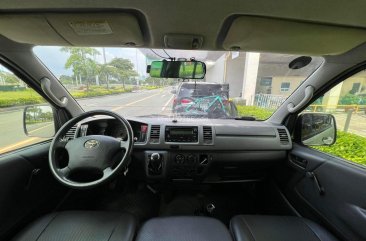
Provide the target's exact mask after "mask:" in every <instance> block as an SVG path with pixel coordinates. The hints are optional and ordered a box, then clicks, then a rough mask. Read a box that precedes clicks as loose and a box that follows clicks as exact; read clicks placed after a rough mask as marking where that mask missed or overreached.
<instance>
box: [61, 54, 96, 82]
mask: <svg viewBox="0 0 366 241" xmlns="http://www.w3.org/2000/svg"><path fill="white" fill-rule="evenodd" d="M61 51H63V52H66V53H69V54H70V56H69V58H68V59H67V61H66V63H65V68H66V69H70V68H72V71H73V73H74V76H75V77H76V81H77V76H79V81H80V83H82V79H83V78H84V80H85V81H86V84H87V89H89V84H90V78H91V77H92V76H95V73H96V67H97V63H96V61H95V60H94V57H95V56H96V55H99V54H100V53H99V51H98V50H97V49H95V48H90V47H63V48H61Z"/></svg>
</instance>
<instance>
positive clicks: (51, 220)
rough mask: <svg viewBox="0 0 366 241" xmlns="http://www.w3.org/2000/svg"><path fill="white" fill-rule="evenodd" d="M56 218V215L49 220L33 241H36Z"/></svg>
mask: <svg viewBox="0 0 366 241" xmlns="http://www.w3.org/2000/svg"><path fill="white" fill-rule="evenodd" d="M57 216H58V213H56V214H55V216H54V217H53V218H51V219H50V221H49V222H48V223H47V224H46V225H45V227H44V228H43V229H42V231H41V232H40V233H39V235H38V237H37V238H36V240H35V241H37V240H38V239H39V238H40V237H41V236H42V234H43V233H44V231H45V230H46V229H47V227H48V226H50V224H51V223H52V222H53V220H54V219H55V218H56V217H57Z"/></svg>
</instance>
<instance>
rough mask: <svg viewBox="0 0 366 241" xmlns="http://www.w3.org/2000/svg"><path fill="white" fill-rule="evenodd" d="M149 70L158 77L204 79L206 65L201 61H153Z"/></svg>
mask: <svg viewBox="0 0 366 241" xmlns="http://www.w3.org/2000/svg"><path fill="white" fill-rule="evenodd" d="M148 72H149V73H150V76H151V77H157V78H180V79H203V78H204V77H205V74H206V65H205V63H203V62H200V61H166V60H163V61H153V62H152V63H151V66H150V67H148Z"/></svg>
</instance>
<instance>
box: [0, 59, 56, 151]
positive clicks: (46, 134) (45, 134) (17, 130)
mask: <svg viewBox="0 0 366 241" xmlns="http://www.w3.org/2000/svg"><path fill="white" fill-rule="evenodd" d="M54 132H55V126H54V121H53V110H52V108H51V106H50V105H49V104H48V103H47V102H46V101H45V100H44V99H43V98H42V97H41V96H40V95H39V94H38V93H37V92H35V91H34V90H33V89H31V88H30V87H28V86H27V85H26V84H25V83H24V82H23V81H22V80H20V79H19V78H18V77H17V76H15V75H14V74H13V73H12V72H11V71H9V70H8V69H6V68H4V67H3V66H1V65H0V154H3V153H6V152H10V151H13V150H16V149H19V148H22V147H25V146H28V145H31V144H35V143H38V142H42V141H45V140H48V139H50V138H51V137H52V136H53V134H54Z"/></svg>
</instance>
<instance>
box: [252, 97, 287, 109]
mask: <svg viewBox="0 0 366 241" xmlns="http://www.w3.org/2000/svg"><path fill="white" fill-rule="evenodd" d="M286 98H287V97H286V96H283V95H271V94H256V95H255V96H254V105H255V106H259V107H261V108H266V109H277V108H278V107H279V106H280V105H281V104H282V103H283V102H284V101H285V100H286Z"/></svg>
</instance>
